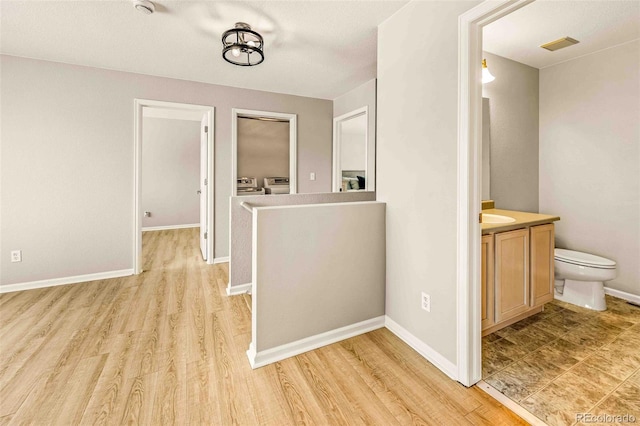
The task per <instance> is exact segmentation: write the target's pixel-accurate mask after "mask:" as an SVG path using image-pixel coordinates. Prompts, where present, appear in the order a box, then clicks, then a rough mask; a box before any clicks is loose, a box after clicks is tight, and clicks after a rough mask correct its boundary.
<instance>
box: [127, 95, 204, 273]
mask: <svg viewBox="0 0 640 426" xmlns="http://www.w3.org/2000/svg"><path fill="white" fill-rule="evenodd" d="M134 107H135V108H134V124H135V135H134V238H133V240H134V247H133V255H134V258H133V264H134V273H135V274H139V273H141V272H142V271H143V265H142V231H143V219H144V218H146V219H148V218H150V217H152V216H153V214H154V213H153V211H149V210H147V211H146V212H145V211H144V209H145V207H144V205H143V152H144V151H143V141H144V136H145V133H144V132H145V118H146V119H147V120H149V119H150V118H153V119H170V121H173V120H180V121H189V122H192V123H193V122H194V121H195V122H197V123H193V124H195V126H197V127H196V129H195V132H196V133H195V136H194V137H195V139H197V143H198V146H197V147H194V148H195V156H192V157H196V158H194V161H195V163H194V164H193V165H192V167H190V168H191V169H193V168H196V169H197V170H195V171H192V172H193V173H195V175H197V180H198V181H199V184H195V187H194V188H188V189H186V190H182V191H181V193H182V192H187V193H188V194H189V195H191V197H190V198H194V200H193V201H194V202H195V203H196V204H197V205H196V206H195V208H196V211H195V213H194V215H192V216H194V217H195V219H194V220H195V221H197V223H193V224H187V225H184V227H187V226H192V227H193V226H198V227H199V228H200V232H199V240H200V241H199V244H200V251H201V254H202V258H203V260H205V261H206V262H207V263H208V264H213V260H214V243H213V242H214V235H213V233H214V226H213V224H214V222H213V217H214V214H213V200H214V197H213V196H214V170H213V168H214V150H213V142H214V108H213V107H208V106H203V105H192V104H181V103H174V102H164V101H154V100H145V99H135V100H134ZM162 121H167V120H162ZM148 123H150V122H149V121H148ZM156 130H157V129H156ZM147 131H151V127H150V125H149V124H147ZM169 143H170V141H169ZM189 191H194V194H191V193H190V192H189ZM195 196H197V198H195ZM194 220H191V221H190V222H193V221H194ZM174 227H175V226H174ZM178 227H180V226H178ZM160 228H162V227H160ZM151 229H153V227H152V228H151Z"/></svg>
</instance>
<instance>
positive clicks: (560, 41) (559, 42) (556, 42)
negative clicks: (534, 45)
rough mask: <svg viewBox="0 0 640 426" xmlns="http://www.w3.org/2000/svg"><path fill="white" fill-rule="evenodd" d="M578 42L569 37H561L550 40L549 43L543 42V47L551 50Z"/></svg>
mask: <svg viewBox="0 0 640 426" xmlns="http://www.w3.org/2000/svg"><path fill="white" fill-rule="evenodd" d="M578 43H580V42H579V41H578V40H576V39H574V38H571V37H563V38H561V39H558V40H554V41H550V42H549V43H546V44H543V45H542V46H540V47H542V48H543V49H547V50H550V51H551V52H553V51H556V50H560V49H564V48H565V47H569V46H573V45H574V44H578Z"/></svg>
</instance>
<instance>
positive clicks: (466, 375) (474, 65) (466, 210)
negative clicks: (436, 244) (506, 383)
mask: <svg viewBox="0 0 640 426" xmlns="http://www.w3.org/2000/svg"><path fill="white" fill-rule="evenodd" d="M533 1H534V0H489V1H485V2H483V3H481V4H479V5H478V6H476V7H474V8H472V9H470V10H468V11H467V12H465V13H463V14H462V15H460V17H459V18H458V208H457V210H458V225H457V228H458V232H457V235H458V245H457V248H458V249H457V284H456V288H457V292H456V297H457V301H456V305H457V309H456V312H457V314H456V320H457V333H456V334H457V363H456V364H457V367H458V374H457V378H458V381H459V382H460V383H462V384H463V385H465V386H472V385H473V384H475V383H477V382H478V381H479V380H480V379H481V378H482V352H481V322H482V319H481V309H480V303H481V301H480V286H481V281H480V278H481V277H480V274H481V265H480V252H481V229H480V224H479V223H478V214H479V212H480V202H481V190H482V187H481V183H482V161H481V160H482V152H481V150H482V148H481V147H482V83H481V80H482V79H481V73H482V71H481V70H482V67H481V64H482V28H483V27H484V26H485V25H488V24H490V23H491V22H493V21H496V20H498V19H500V18H502V17H503V16H506V15H508V14H509V13H511V12H514V11H515V10H518V9H520V8H521V7H523V6H526V5H527V4H529V3H531V2H533Z"/></svg>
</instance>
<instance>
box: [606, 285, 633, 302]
mask: <svg viewBox="0 0 640 426" xmlns="http://www.w3.org/2000/svg"><path fill="white" fill-rule="evenodd" d="M604 294H608V295H609V296H613V297H617V298H618V299H622V300H626V301H628V302H633V303H637V304H640V296H639V295H637V294H633V293H627V292H626V291H621V290H616V289H615V288H610V287H606V286H605V287H604Z"/></svg>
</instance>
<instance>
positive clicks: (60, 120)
mask: <svg viewBox="0 0 640 426" xmlns="http://www.w3.org/2000/svg"><path fill="white" fill-rule="evenodd" d="M0 58H1V59H0V60H1V63H0V66H1V68H0V69H1V72H2V78H1V83H0V84H1V86H0V91H1V95H2V96H1V103H2V104H1V107H2V111H1V117H0V119H1V121H2V147H1V149H2V159H1V176H0V178H1V182H2V194H1V199H0V203H1V215H2V225H1V232H2V247H1V249H0V267H1V268H0V269H2V271H1V275H0V281H1V282H2V284H12V283H23V282H29V281H34V280H44V279H50V278H58V277H68V276H74V275H84V274H90V273H96V272H102V271H114V270H123V269H128V268H132V266H133V265H132V259H133V237H134V235H133V227H134V224H133V163H134V162H133V133H134V131H133V125H134V123H133V121H134V111H133V100H134V98H142V99H154V100H162V101H170V102H179V103H192V104H200V105H209V106H215V108H216V111H215V114H216V116H215V124H216V125H215V257H223V256H227V255H228V248H229V243H228V241H229V240H228V238H229V216H228V214H229V195H230V192H231V109H232V108H246V109H255V110H262V111H277V112H289V113H295V114H297V116H298V190H299V192H329V191H330V190H331V167H332V156H331V149H332V142H331V140H332V110H333V103H332V101H328V100H322V99H312V98H304V97H300V96H291V95H282V94H276V93H268V92H260V91H255V90H244V89H238V88H233V87H225V86H216V85H211V84H204V83H196V82H190V81H183V80H174V79H169V78H161V77H152V76H146V75H140V74H132V73H126V72H118V71H110V70H103V69H97V68H90V67H82V66H75V65H67V64H60V63H54V62H47V61H40V60H32V59H24V58H17V57H11V56H6V55H2V56H1V57H0ZM311 171H313V172H315V173H316V180H315V181H310V180H309V172H311ZM17 249H22V250H23V261H22V263H9V262H8V261H9V251H10V250H17Z"/></svg>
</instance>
